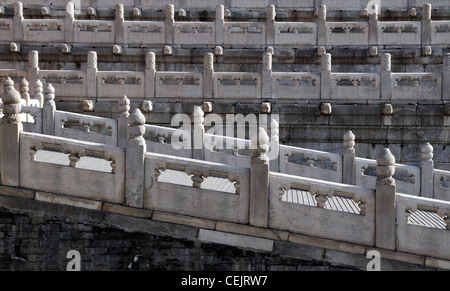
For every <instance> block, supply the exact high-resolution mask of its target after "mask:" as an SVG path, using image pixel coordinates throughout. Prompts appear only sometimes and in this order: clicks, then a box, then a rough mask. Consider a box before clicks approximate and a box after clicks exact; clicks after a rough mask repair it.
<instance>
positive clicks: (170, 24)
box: [0, 1, 450, 54]
mask: <svg viewBox="0 0 450 291" xmlns="http://www.w3.org/2000/svg"><path fill="white" fill-rule="evenodd" d="M251 2H252V3H253V2H254V1H251ZM324 2H327V1H324ZM330 2H331V3H330V4H326V3H322V4H321V5H319V6H317V7H316V6H314V7H313V8H314V9H313V10H314V13H313V14H312V15H311V16H312V17H299V18H296V19H298V20H296V21H291V20H290V19H289V18H288V19H286V18H284V17H278V18H277V8H278V7H277V6H276V5H266V6H264V8H265V10H266V11H265V13H264V18H262V17H260V16H257V17H251V16H250V15H247V16H248V17H247V18H246V19H245V18H242V19H237V20H233V19H230V18H229V17H228V16H230V15H229V14H230V13H231V12H230V11H229V9H225V6H224V5H222V4H218V5H217V6H215V17H206V18H201V19H194V21H192V19H189V17H188V16H187V14H186V11H185V10H184V9H183V8H181V7H180V9H179V11H178V12H177V13H175V7H176V6H175V5H173V4H168V5H165V6H164V8H165V10H166V11H165V15H164V14H163V16H164V17H163V18H161V17H159V18H155V19H154V20H147V19H145V20H143V19H141V18H140V17H141V16H139V15H140V13H141V12H139V11H140V10H139V8H136V7H128V6H127V5H130V3H125V4H117V5H116V6H115V9H114V17H113V18H105V17H98V16H97V14H96V11H97V10H96V9H97V8H94V7H90V8H91V9H88V10H87V12H85V13H87V14H86V15H84V14H80V13H78V14H76V13H75V11H76V9H75V7H76V5H74V3H72V2H69V3H68V4H67V5H66V11H65V14H64V15H63V16H62V17H59V18H58V17H55V18H52V15H51V9H49V8H48V7H47V6H43V8H42V9H41V10H42V11H41V18H37V17H35V16H33V17H31V18H26V17H25V16H24V13H23V12H24V11H23V9H24V8H23V4H22V3H21V2H17V3H15V4H14V13H13V15H11V13H10V12H7V11H8V9H6V8H4V7H3V8H4V9H0V10H2V11H3V15H4V16H5V17H3V18H1V19H0V37H1V39H2V41H3V42H14V43H26V44H29V43H36V44H38V43H41V44H42V43H61V44H65V45H66V46H67V45H68V44H77V45H81V44H85V45H91V46H92V45H100V44H101V45H114V44H116V45H128V46H129V45H141V46H152V45H162V44H166V45H216V46H222V45H224V46H227V45H243V46H245V45H253V46H254V45H261V46H265V45H285V46H287V45H289V46H305V45H306V46H322V45H327V46H369V45H372V46H373V45H375V46H376V45H380V46H382V45H395V46H428V45H433V46H444V47H447V45H448V39H449V38H450V29H449V27H450V21H449V20H446V19H445V18H444V19H442V18H439V19H438V20H437V21H435V20H433V19H432V17H431V16H432V5H431V4H430V3H428V2H427V3H424V4H423V7H422V6H419V5H418V4H417V3H416V5H418V7H417V8H418V9H419V8H420V10H421V13H420V14H418V12H417V9H415V8H414V10H411V9H410V10H409V15H410V17H409V18H407V19H406V20H405V19H402V21H391V20H389V18H386V19H383V18H380V19H379V17H378V13H379V12H378V8H377V6H376V5H374V6H370V7H368V8H356V9H360V10H361V12H360V15H358V16H357V17H353V18H350V19H345V18H344V19H343V18H341V17H335V18H328V19H327V9H330V7H331V8H332V7H335V4H333V1H330ZM349 2H350V1H349ZM351 2H352V3H353V2H355V1H351ZM356 2H357V1H356ZM361 2H367V1H361ZM418 2H420V1H418ZM349 4H350V3H349ZM159 5H161V4H159ZM255 5H256V4H255ZM354 5H356V7H357V3H356V4H354ZM366 5H367V4H366ZM438 5H439V4H438ZM125 7H127V8H128V10H125ZM157 7H161V6H157ZM437 7H439V6H437ZM130 8H132V9H133V10H132V11H133V12H130ZM9 9H11V8H9ZM136 9H138V10H136ZM211 9H214V8H211ZM372 10H373V11H372ZM125 11H128V12H127V13H125ZM182 11H184V12H182ZM213 11H214V10H213ZM225 12H227V13H225ZM130 13H131V15H130ZM161 13H162V12H161ZM280 13H281V12H280ZM184 14H186V16H183V15H184ZM264 20H265V21H264ZM299 20H300V21H299ZM343 20H344V21H343ZM65 50H66V52H70V48H67V47H65ZM115 53H116V54H120V48H119V47H118V48H117V49H116V50H115Z"/></svg>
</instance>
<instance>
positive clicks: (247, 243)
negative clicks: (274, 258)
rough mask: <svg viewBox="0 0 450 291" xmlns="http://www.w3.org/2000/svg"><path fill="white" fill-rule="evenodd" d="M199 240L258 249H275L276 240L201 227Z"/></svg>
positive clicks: (268, 250) (267, 250)
mask: <svg viewBox="0 0 450 291" xmlns="http://www.w3.org/2000/svg"><path fill="white" fill-rule="evenodd" d="M198 240H199V241H202V242H210V243H218V244H225V245H230V246H235V247H242V248H246V249H254V250H258V251H266V252H271V251H273V245H274V241H273V240H270V239H265V238H257V237H249V236H245V235H240V234H232V233H226V232H220V231H214V230H207V229H200V231H199V234H198Z"/></svg>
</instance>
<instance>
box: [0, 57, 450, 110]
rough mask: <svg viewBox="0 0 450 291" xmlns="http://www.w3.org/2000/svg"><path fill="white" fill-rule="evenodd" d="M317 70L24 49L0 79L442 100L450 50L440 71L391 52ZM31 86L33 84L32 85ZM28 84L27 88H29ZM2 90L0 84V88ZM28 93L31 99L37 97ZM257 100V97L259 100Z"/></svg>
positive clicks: (74, 93)
mask: <svg viewBox="0 0 450 291" xmlns="http://www.w3.org/2000/svg"><path fill="white" fill-rule="evenodd" d="M321 62H322V64H321V71H320V73H312V72H273V71H272V53H271V52H266V53H264V54H263V56H262V69H261V71H260V72H216V71H215V70H214V55H213V54H212V53H207V54H205V56H204V66H203V72H170V71H156V58H155V53H153V52H148V53H147V54H146V62H145V70H144V71H99V70H98V65H97V53H96V52H95V51H90V52H89V53H88V55H87V68H86V70H84V71H76V70H61V71H59V70H41V69H40V68H39V66H38V64H39V60H38V53H37V51H30V52H29V59H28V68H27V70H26V71H23V70H14V69H1V70H0V80H2V79H3V80H4V78H6V77H9V76H11V78H12V80H13V81H14V82H15V87H16V89H17V90H19V89H20V88H19V87H20V86H19V81H20V80H21V79H23V78H25V79H27V80H28V82H29V84H30V87H33V88H36V84H35V83H36V82H37V81H38V80H41V81H42V82H43V85H42V86H45V85H46V84H48V83H51V84H52V86H53V87H54V88H55V90H56V91H57V92H58V96H56V98H57V101H78V102H80V101H84V100H96V101H104V102H111V101H113V102H114V101H116V100H117V99H118V98H120V97H122V96H123V95H127V96H128V97H129V98H130V99H133V100H142V101H143V100H152V99H159V100H169V99H170V98H174V97H175V98H180V99H186V100H188V99H191V100H194V99H195V100H205V99H206V100H208V99H211V98H214V99H227V100H236V101H240V100H247V101H251V102H255V101H256V102H260V101H261V100H264V99H274V100H277V99H280V100H291V101H295V100H317V101H322V100H328V101H332V100H339V101H342V100H346V101H351V102H364V103H366V102H367V100H370V101H377V100H378V101H379V102H386V101H389V100H395V101H396V102H400V103H401V102H408V103H411V102H418V101H422V100H433V102H436V101H441V102H444V101H445V100H447V99H448V98H449V97H450V96H449V95H448V91H449V90H447V89H448V88H447V87H449V86H450V85H449V84H450V65H449V64H450V54H444V56H443V60H442V64H443V65H442V72H433V73H423V72H420V73H400V72H392V71H391V62H392V60H391V55H390V54H383V55H382V56H381V57H380V72H374V73H354V72H353V73H339V72H332V63H331V55H330V54H329V53H324V54H322V56H321ZM33 90H34V89H33ZM33 90H29V91H30V92H32V91H33ZM2 91H3V89H2V88H0V93H1V92H2ZM36 93H37V92H34V94H33V93H30V99H36V98H35V97H34V95H36ZM258 100H259V101H258Z"/></svg>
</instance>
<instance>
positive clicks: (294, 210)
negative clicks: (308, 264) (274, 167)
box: [269, 173, 375, 245]
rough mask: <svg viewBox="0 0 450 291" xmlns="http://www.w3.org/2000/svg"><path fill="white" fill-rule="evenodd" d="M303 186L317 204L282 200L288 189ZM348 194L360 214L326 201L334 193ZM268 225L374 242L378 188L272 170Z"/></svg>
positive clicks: (353, 240) (345, 239)
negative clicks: (334, 208) (344, 209)
mask: <svg viewBox="0 0 450 291" xmlns="http://www.w3.org/2000/svg"><path fill="white" fill-rule="evenodd" d="M294 189H297V190H302V191H305V192H307V193H306V195H311V197H313V200H316V205H315V206H311V205H302V204H301V203H292V202H285V201H282V196H283V195H285V194H286V192H288V191H289V190H294ZM335 195H336V196H341V197H346V198H347V199H350V200H351V201H353V202H352V203H354V204H355V205H357V207H358V208H359V209H360V213H359V214H354V213H346V212H341V211H335V210H331V209H329V208H328V207H326V203H327V201H328V200H329V199H331V198H332V197H333V196H335ZM269 199H270V200H269V205H270V208H269V213H270V217H269V225H270V226H271V227H273V228H277V229H278V228H279V229H286V230H289V231H294V232H298V231H300V230H301V231H302V232H303V233H306V234H308V235H313V236H319V237H328V238H331V237H332V238H333V239H338V240H342V241H351V242H357V243H360V244H364V245H373V244H374V240H375V231H374V230H375V229H374V226H375V223H374V221H375V191H374V190H368V189H365V188H362V187H357V186H348V185H345V186H344V185H343V184H338V183H332V182H325V181H324V180H313V179H308V178H303V177H296V176H291V175H287V174H276V173H271V174H270V198H269Z"/></svg>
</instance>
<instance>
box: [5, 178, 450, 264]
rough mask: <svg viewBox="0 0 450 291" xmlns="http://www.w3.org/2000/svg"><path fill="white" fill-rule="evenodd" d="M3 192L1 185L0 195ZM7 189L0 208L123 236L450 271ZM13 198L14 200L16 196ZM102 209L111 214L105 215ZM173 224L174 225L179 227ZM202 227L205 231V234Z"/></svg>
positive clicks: (418, 260)
mask: <svg viewBox="0 0 450 291" xmlns="http://www.w3.org/2000/svg"><path fill="white" fill-rule="evenodd" d="M3 188H4V187H3V186H1V188H0V190H1V189H3ZM9 190H10V191H9V194H10V195H0V206H1V207H4V208H6V209H10V210H12V211H13V212H21V211H23V212H27V213H34V214H37V215H49V216H54V215H56V216H58V217H61V218H64V219H75V220H77V221H81V222H83V223H95V224H100V225H107V226H112V227H117V228H119V229H123V230H125V231H127V232H143V233H150V234H155V235H162V236H170V237H174V238H183V239H188V240H192V241H194V242H195V241H201V242H209V243H217V244H222V245H229V246H233V247H239V248H244V249H254V250H257V251H265V252H275V253H277V254H280V255H283V256H286V257H292V258H302V259H307V260H321V261H324V262H327V263H330V264H332V265H342V266H353V267H357V268H359V269H365V268H366V265H367V263H368V262H369V260H370V259H367V258H366V254H367V252H368V251H370V250H377V251H379V252H380V255H381V259H382V261H381V264H382V269H383V266H384V268H385V270H388V269H389V270H406V269H407V270H424V269H425V270H431V269H442V270H446V269H447V270H448V269H450V261H448V260H442V259H438V258H433V257H425V256H421V255H415V254H410V253H402V252H396V251H390V250H384V249H377V248H371V247H368V246H361V245H354V244H351V243H346V242H337V241H332V240H328V239H322V238H315V237H310V236H306V235H301V234H295V233H288V232H286V231H279V230H270V229H260V228H257V227H253V226H248V225H240V224H234V223H229V222H223V221H213V220H207V219H200V218H194V217H184V216H181V215H176V214H169V213H163V212H157V211H153V215H152V218H153V219H148V218H147V217H146V215H149V213H151V212H152V211H151V210H146V209H135V208H131V207H127V206H121V205H114V204H109V203H108V204H105V205H103V206H104V208H103V211H102V210H101V209H102V208H101V205H102V204H101V202H99V201H92V200H86V199H81V198H74V197H67V196H64V195H58V194H52V193H46V192H39V191H38V192H36V199H35V200H32V199H30V198H21V197H16V196H15V195H14V191H15V190H17V192H19V193H20V192H21V191H23V189H15V188H10V189H9ZM25 192H26V193H28V192H27V191H25ZM1 193H2V192H1V191H0V194H1ZM30 193H31V192H30ZM18 195H19V196H20V194H18ZM58 202H59V203H58ZM84 206H87V207H84ZM99 210H100V211H99ZM107 210H110V211H115V212H108V211H107ZM132 210H136V211H137V213H138V214H135V215H143V217H136V216H135V217H131V216H128V215H122V214H118V213H119V212H121V213H129V214H132ZM183 219H188V222H186V221H184V222H182V220H183ZM169 221H170V222H169ZM177 221H180V223H178V222H177ZM201 225H203V226H201ZM205 227H209V228H210V229H205ZM211 229H216V230H211ZM218 230H221V231H218ZM258 236H260V237H258ZM261 236H265V237H261ZM269 238H272V239H269ZM283 239H285V240H283Z"/></svg>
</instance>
